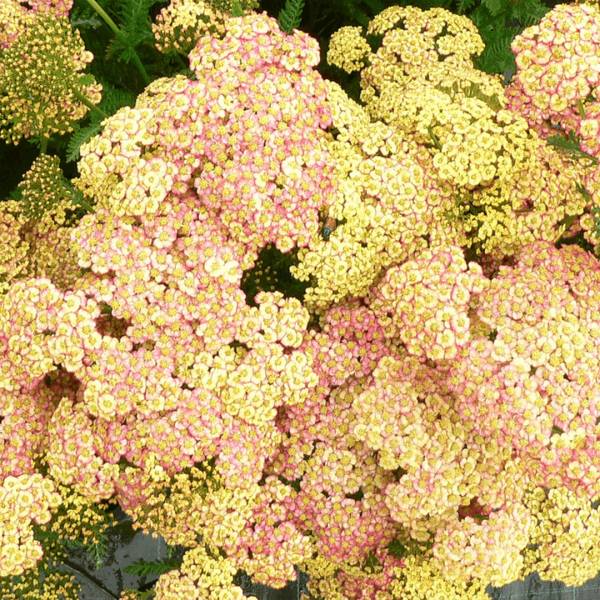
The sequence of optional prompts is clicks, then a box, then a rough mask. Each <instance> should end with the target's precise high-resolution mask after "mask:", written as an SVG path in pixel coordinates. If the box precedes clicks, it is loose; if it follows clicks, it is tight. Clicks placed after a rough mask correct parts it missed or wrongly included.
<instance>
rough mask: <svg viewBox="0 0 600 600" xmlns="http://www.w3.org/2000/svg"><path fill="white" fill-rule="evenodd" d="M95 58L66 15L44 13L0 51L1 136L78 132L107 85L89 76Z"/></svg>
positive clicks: (11, 139)
mask: <svg viewBox="0 0 600 600" xmlns="http://www.w3.org/2000/svg"><path fill="white" fill-rule="evenodd" d="M92 59H93V55H92V53H91V52H88V51H87V50H86V49H85V46H84V44H83V41H82V39H81V35H80V34H79V32H78V31H76V30H75V29H73V28H72V26H71V24H70V22H69V21H68V19H67V18H66V17H62V16H57V15H53V14H51V13H46V12H40V13H37V14H35V15H34V16H32V17H31V18H30V19H28V20H27V22H26V26H25V27H24V28H23V30H22V31H20V32H19V34H18V35H17V37H16V39H15V40H14V41H13V42H12V43H11V44H10V45H9V47H8V48H5V49H0V138H2V139H4V140H6V141H7V142H11V143H14V144H17V143H18V142H19V141H20V140H21V139H22V138H34V137H37V138H48V137H50V136H51V135H53V134H55V133H58V134H63V133H67V132H69V131H72V130H73V124H74V123H75V122H76V121H78V120H80V119H82V118H83V117H84V116H85V115H86V114H87V112H88V110H89V106H90V105H91V104H97V103H98V102H100V98H101V90H102V86H101V85H99V84H98V83H96V82H95V81H94V78H93V77H91V76H90V75H85V74H84V73H83V71H84V69H85V68H86V66H87V65H88V64H89V63H90V62H91V61H92Z"/></svg>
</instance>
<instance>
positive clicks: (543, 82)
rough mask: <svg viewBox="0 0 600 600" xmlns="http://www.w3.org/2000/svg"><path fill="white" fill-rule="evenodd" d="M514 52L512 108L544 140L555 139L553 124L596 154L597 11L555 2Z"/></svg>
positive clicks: (599, 90) (599, 29) (599, 51)
mask: <svg viewBox="0 0 600 600" xmlns="http://www.w3.org/2000/svg"><path fill="white" fill-rule="evenodd" d="M512 50H513V53H514V55H515V61H516V64H517V73H516V75H515V78H514V80H513V82H512V83H511V84H510V86H508V88H507V92H506V93H507V97H508V99H509V103H510V106H511V108H512V109H513V110H515V111H517V112H519V113H521V114H522V115H524V116H525V117H526V118H527V120H528V121H529V123H530V125H531V126H532V127H534V128H536V129H538V131H539V132H540V133H541V134H542V135H544V136H548V135H553V129H552V128H553V126H560V127H562V128H563V129H565V130H567V131H572V132H574V133H578V134H582V137H583V138H584V139H585V140H586V148H587V150H588V151H589V150H592V152H591V153H592V154H595V152H594V150H595V149H596V148H597V144H598V108H597V104H598V102H599V101H600V96H599V95H598V94H600V63H599V61H598V55H599V54H600V9H598V7H597V6H594V5H592V4H585V3H583V4H559V5H558V6H555V7H554V8H553V9H552V10H551V11H550V12H549V13H548V14H547V15H546V16H545V17H544V18H543V19H542V20H541V21H540V22H539V23H538V24H537V25H534V26H533V27H529V28H528V29H526V30H525V31H523V32H522V33H521V34H520V35H518V36H517V37H516V38H515V39H514V41H513V43H512ZM588 106H589V107H590V109H591V110H590V112H589V113H588Z"/></svg>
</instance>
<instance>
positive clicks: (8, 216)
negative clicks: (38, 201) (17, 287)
mask: <svg viewBox="0 0 600 600" xmlns="http://www.w3.org/2000/svg"><path fill="white" fill-rule="evenodd" d="M25 221H26V219H25V218H24V216H23V214H22V212H21V205H20V204H19V202H17V201H14V200H12V201H11V200H6V201H4V202H0V294H2V293H4V292H6V291H7V290H8V289H9V288H10V285H11V283H12V281H13V279H17V278H18V277H19V276H23V275H26V274H27V270H28V269H27V267H28V263H29V258H28V252H29V244H28V243H27V242H26V241H25V240H23V239H22V238H21V236H20V235H18V232H19V230H20V229H21V227H22V226H23V225H24V224H25Z"/></svg>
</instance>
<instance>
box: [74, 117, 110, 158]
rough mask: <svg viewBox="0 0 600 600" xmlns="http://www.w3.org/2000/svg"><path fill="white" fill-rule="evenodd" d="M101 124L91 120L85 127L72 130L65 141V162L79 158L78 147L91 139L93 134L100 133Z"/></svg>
mask: <svg viewBox="0 0 600 600" xmlns="http://www.w3.org/2000/svg"><path fill="white" fill-rule="evenodd" d="M101 129H102V124H101V123H99V122H97V121H96V122H93V123H90V124H89V125H87V126H86V127H79V128H78V129H76V130H75V131H74V132H73V135H71V138H70V139H69V142H68V143H67V154H66V159H67V162H75V161H77V160H79V157H80V152H79V149H80V148H81V146H83V144H85V143H86V142H88V141H89V140H91V139H92V138H93V137H94V136H95V135H97V134H98V133H100V130H101Z"/></svg>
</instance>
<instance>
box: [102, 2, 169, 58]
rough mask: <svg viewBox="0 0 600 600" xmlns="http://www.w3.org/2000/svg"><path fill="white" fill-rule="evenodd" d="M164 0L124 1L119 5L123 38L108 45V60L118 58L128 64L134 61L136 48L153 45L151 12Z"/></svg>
mask: <svg viewBox="0 0 600 600" xmlns="http://www.w3.org/2000/svg"><path fill="white" fill-rule="evenodd" d="M161 1H162V0H122V2H119V3H118V19H119V27H120V29H121V31H122V32H123V37H120V36H117V37H115V38H114V39H113V40H112V41H111V42H110V44H109V45H108V48H107V51H106V55H107V57H108V58H110V57H112V56H116V57H118V58H120V59H121V60H123V61H124V62H126V63H129V62H131V61H132V60H134V56H135V51H134V50H135V48H137V47H138V46H140V45H141V44H144V43H149V44H151V43H152V42H153V40H154V37H153V35H152V23H151V20H150V10H151V9H152V7H153V6H154V5H155V4H158V3H159V2H161Z"/></svg>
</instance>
